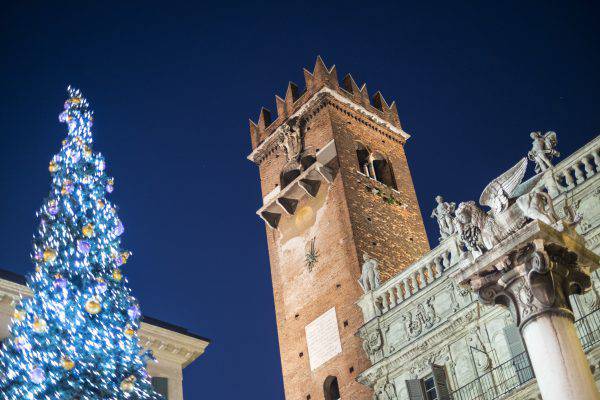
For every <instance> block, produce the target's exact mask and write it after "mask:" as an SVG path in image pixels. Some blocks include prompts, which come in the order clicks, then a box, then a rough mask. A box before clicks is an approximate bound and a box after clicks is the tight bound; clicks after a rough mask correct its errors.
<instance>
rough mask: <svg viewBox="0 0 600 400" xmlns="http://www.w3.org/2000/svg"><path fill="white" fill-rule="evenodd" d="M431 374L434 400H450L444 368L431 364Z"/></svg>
mask: <svg viewBox="0 0 600 400" xmlns="http://www.w3.org/2000/svg"><path fill="white" fill-rule="evenodd" d="M431 374H432V377H433V383H434V385H435V391H436V393H437V397H436V399H437V400H451V397H450V388H448V378H447V377H446V368H445V367H444V366H443V365H435V364H431ZM432 400H433V399H432Z"/></svg>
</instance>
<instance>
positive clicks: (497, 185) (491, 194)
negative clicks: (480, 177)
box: [479, 157, 527, 207]
mask: <svg viewBox="0 0 600 400" xmlns="http://www.w3.org/2000/svg"><path fill="white" fill-rule="evenodd" d="M526 170H527V158H525V157H523V158H522V159H521V160H519V162H518V163H516V164H515V165H514V166H513V167H512V168H511V169H509V170H508V171H506V172H505V173H503V174H502V175H500V176H499V177H497V178H496V179H494V180H493V181H491V182H490V183H489V184H488V185H487V186H486V187H485V189H484V190H483V192H482V193H481V197H479V203H480V204H482V205H484V206H489V207H493V204H494V200H495V198H496V197H497V196H500V195H504V193H506V195H508V196H510V195H511V194H512V192H513V191H514V190H515V188H516V187H517V186H519V184H520V183H521V181H522V180H523V177H524V176H525V171H526Z"/></svg>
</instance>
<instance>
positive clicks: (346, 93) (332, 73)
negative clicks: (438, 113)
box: [250, 56, 401, 149]
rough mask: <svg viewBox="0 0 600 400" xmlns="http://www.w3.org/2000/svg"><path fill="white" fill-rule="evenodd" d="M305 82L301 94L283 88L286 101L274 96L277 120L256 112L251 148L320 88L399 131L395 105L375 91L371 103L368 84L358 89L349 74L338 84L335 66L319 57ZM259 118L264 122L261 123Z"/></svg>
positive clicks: (290, 86) (293, 86)
mask: <svg viewBox="0 0 600 400" xmlns="http://www.w3.org/2000/svg"><path fill="white" fill-rule="evenodd" d="M303 73H304V80H305V90H304V92H302V93H301V92H300V91H299V88H298V86H297V85H296V84H294V83H293V82H289V84H288V87H287V89H286V93H285V98H284V99H282V98H281V97H279V96H277V95H276V96H275V104H276V110H277V116H276V118H274V119H272V118H270V117H271V115H270V112H269V113H268V118H267V116H266V115H264V114H265V111H268V110H267V109H266V108H264V107H263V108H262V109H261V112H260V113H259V121H258V123H254V122H253V121H252V120H251V121H250V131H251V137H252V148H253V149H256V148H257V147H258V146H259V145H260V144H262V143H263V142H264V141H265V140H267V138H269V137H270V136H271V135H273V134H274V132H275V131H276V130H277V129H278V128H279V127H280V126H281V125H282V124H283V123H284V121H285V120H286V119H287V118H289V117H290V116H292V114H294V113H295V112H297V111H298V110H299V109H300V108H301V107H302V106H303V105H305V104H306V103H307V102H309V101H310V99H312V98H313V97H314V96H315V95H318V94H319V93H320V92H321V91H322V89H323V88H327V89H329V90H331V91H333V92H335V93H337V94H338V95H341V96H343V97H345V98H347V99H349V100H351V101H353V102H355V103H356V104H357V105H360V106H361V107H364V108H365V109H366V110H367V111H368V112H370V113H374V114H376V115H377V116H378V117H380V118H382V119H383V120H385V121H387V122H389V123H390V124H391V125H392V126H395V127H397V128H400V129H401V126H400V118H399V117H398V111H397V109H396V106H395V104H394V103H393V102H392V104H391V105H388V104H387V102H386V101H385V99H384V98H383V95H382V94H381V93H380V92H377V93H376V94H375V96H374V97H373V100H372V101H371V98H370V97H369V93H368V90H367V85H366V84H363V85H362V86H361V87H360V88H359V87H358V85H357V84H356V82H355V81H354V79H353V78H352V76H351V75H350V74H347V75H346V76H345V77H344V79H343V82H342V85H340V82H339V80H338V76H337V69H336V67H335V65H334V66H332V67H331V68H327V66H326V65H325V62H324V61H323V59H322V58H321V57H320V56H319V57H317V60H316V62H315V66H314V68H313V71H312V72H311V71H309V70H307V69H304V70H303ZM261 118H262V119H263V122H262V123H261Z"/></svg>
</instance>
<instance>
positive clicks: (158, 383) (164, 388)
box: [152, 376, 169, 400]
mask: <svg viewBox="0 0 600 400" xmlns="http://www.w3.org/2000/svg"><path fill="white" fill-rule="evenodd" d="M152 387H153V388H154V390H156V393H158V394H161V395H162V396H163V397H164V398H165V400H169V378H163V377H160V376H154V377H152Z"/></svg>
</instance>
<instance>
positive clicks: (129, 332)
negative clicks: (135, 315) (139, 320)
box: [123, 325, 135, 339]
mask: <svg viewBox="0 0 600 400" xmlns="http://www.w3.org/2000/svg"><path fill="white" fill-rule="evenodd" d="M123 333H125V336H127V337H128V338H130V339H131V338H132V337H133V335H135V329H133V328H132V327H131V326H130V325H127V326H126V327H125V330H124V331H123Z"/></svg>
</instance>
